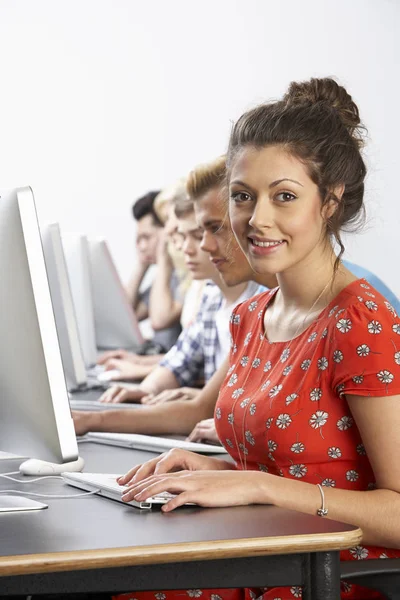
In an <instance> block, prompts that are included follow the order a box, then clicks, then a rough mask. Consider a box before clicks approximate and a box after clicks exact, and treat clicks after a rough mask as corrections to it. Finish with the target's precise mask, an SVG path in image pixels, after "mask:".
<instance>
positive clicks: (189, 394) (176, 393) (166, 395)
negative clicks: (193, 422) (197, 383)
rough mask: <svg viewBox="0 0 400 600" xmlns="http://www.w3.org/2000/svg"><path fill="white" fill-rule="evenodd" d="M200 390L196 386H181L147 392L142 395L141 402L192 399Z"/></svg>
mask: <svg viewBox="0 0 400 600" xmlns="http://www.w3.org/2000/svg"><path fill="white" fill-rule="evenodd" d="M200 392H201V390H199V389H198V388H190V387H181V388H177V389H175V390H165V391H164V392H161V393H160V394H157V395H155V394H149V395H148V396H143V398H142V404H163V403H164V402H172V401H173V400H193V399H194V398H196V396H198V395H199V393H200Z"/></svg>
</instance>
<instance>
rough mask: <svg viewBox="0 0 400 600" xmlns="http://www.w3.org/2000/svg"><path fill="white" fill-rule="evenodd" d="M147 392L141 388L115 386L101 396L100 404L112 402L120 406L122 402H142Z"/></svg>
mask: <svg viewBox="0 0 400 600" xmlns="http://www.w3.org/2000/svg"><path fill="white" fill-rule="evenodd" d="M145 394H146V392H144V391H143V390H141V389H140V388H139V387H132V388H129V387H126V386H123V385H113V386H112V387H109V388H108V389H107V390H106V391H105V392H104V394H103V395H102V396H100V399H99V400H100V402H110V403H113V404H119V403H121V402H139V403H140V402H141V399H142V398H143V396H145Z"/></svg>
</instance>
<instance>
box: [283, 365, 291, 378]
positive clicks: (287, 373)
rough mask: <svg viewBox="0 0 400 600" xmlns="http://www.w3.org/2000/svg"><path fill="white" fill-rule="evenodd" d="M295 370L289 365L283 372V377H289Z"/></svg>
mask: <svg viewBox="0 0 400 600" xmlns="http://www.w3.org/2000/svg"><path fill="white" fill-rule="evenodd" d="M292 369H293V366H292V365H288V366H287V367H285V368H284V369H283V371H282V373H283V375H285V376H286V375H289V373H290V371H291V370H292Z"/></svg>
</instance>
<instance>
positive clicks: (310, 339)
mask: <svg viewBox="0 0 400 600" xmlns="http://www.w3.org/2000/svg"><path fill="white" fill-rule="evenodd" d="M317 336H318V333H317V332H316V331H313V333H312V334H311V335H310V337H309V338H308V340H307V341H308V342H314V341H315V340H316V339H317Z"/></svg>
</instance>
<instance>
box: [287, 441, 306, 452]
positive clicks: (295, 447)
mask: <svg viewBox="0 0 400 600" xmlns="http://www.w3.org/2000/svg"><path fill="white" fill-rule="evenodd" d="M290 449H291V451H292V452H294V453H295V454H301V453H302V452H304V450H305V449H306V447H305V445H304V444H303V443H302V442H295V443H294V444H292V445H291V447H290Z"/></svg>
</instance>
